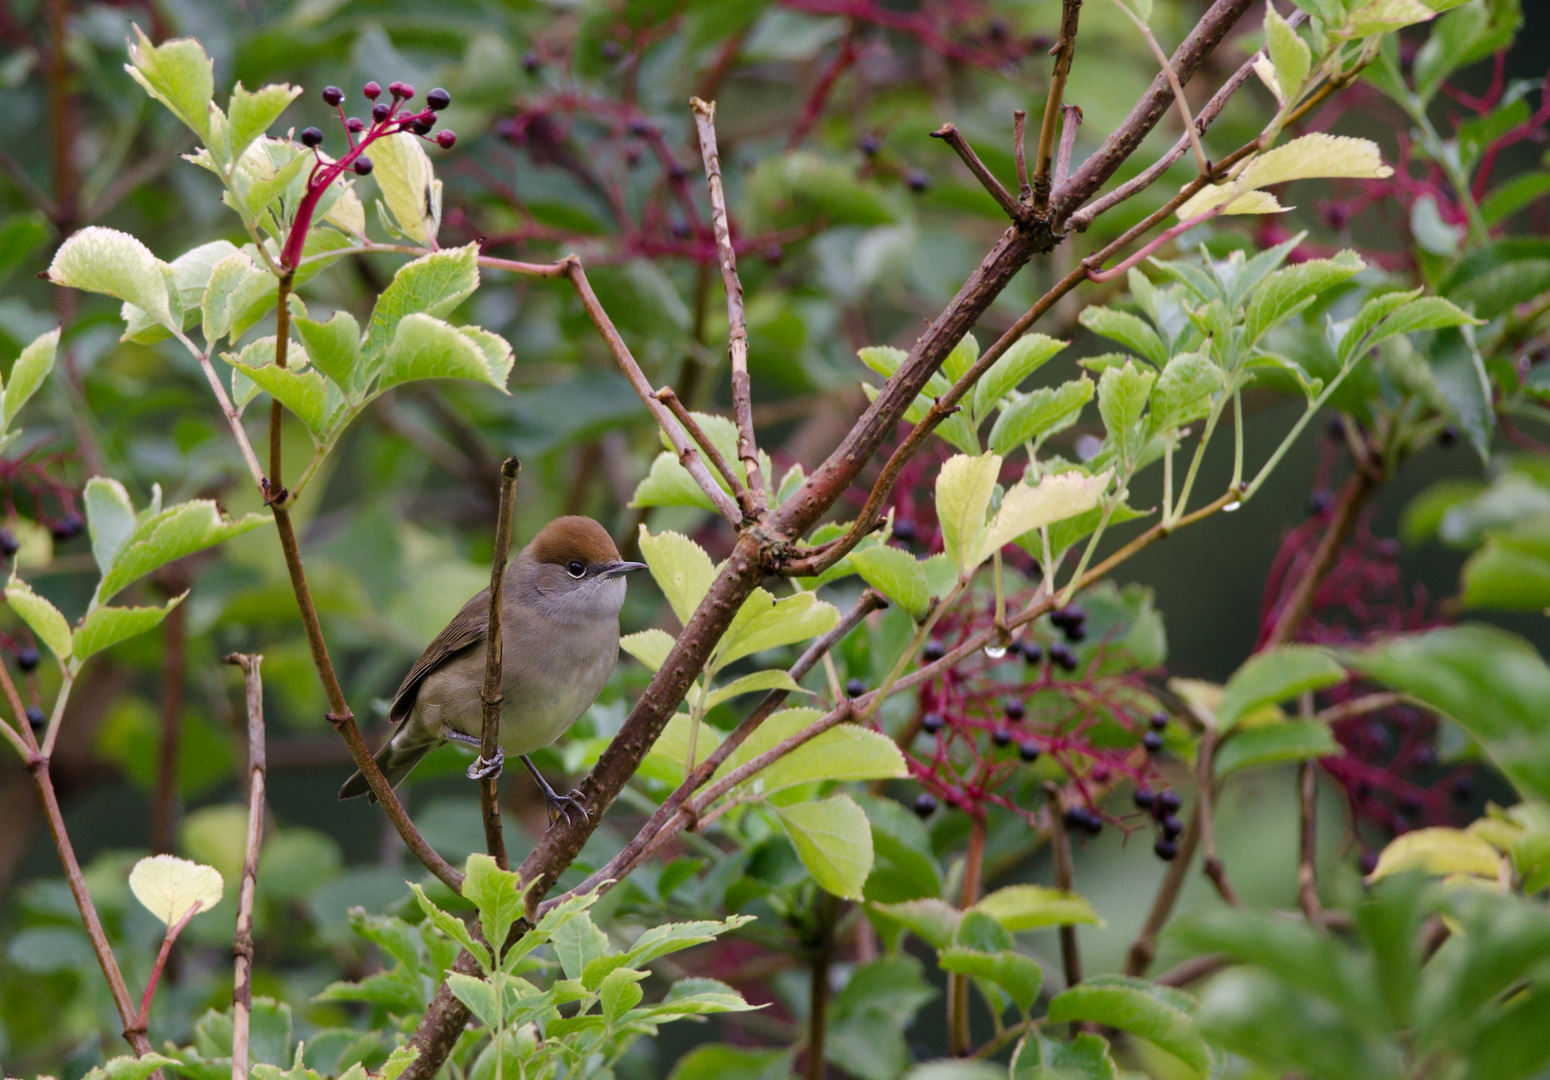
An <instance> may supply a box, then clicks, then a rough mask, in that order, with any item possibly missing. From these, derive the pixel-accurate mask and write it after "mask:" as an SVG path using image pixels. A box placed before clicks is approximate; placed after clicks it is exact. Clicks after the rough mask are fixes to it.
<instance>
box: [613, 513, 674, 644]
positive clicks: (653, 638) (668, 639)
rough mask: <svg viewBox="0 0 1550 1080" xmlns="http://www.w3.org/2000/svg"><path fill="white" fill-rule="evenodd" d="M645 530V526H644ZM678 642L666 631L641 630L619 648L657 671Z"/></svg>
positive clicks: (624, 640)
mask: <svg viewBox="0 0 1550 1080" xmlns="http://www.w3.org/2000/svg"><path fill="white" fill-rule="evenodd" d="M642 528H644V526H642ZM675 644H676V642H675V641H674V640H673V635H672V634H669V633H668V632H667V631H666V630H657V629H651V630H641V631H638V632H637V633H634V634H626V635H624V637H622V638H620V639H619V648H621V649H623V650H624V651H625V652H627V653H629V654H630V655H631V656H633V657H635V659H637V660H639V661H640V662H641V663H643V664H645V665H646V666H647V667H648V668H650V669H651V670H652V671H656V670H658V669H659V668H661V666H662V665H663V663H665V662H666V660H667V654H668V653H670V652H672V651H673V646H674V645H675Z"/></svg>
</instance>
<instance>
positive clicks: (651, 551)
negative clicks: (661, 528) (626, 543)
mask: <svg viewBox="0 0 1550 1080" xmlns="http://www.w3.org/2000/svg"><path fill="white" fill-rule="evenodd" d="M640 553H641V558H643V559H645V560H646V565H647V567H648V568H650V570H651V576H652V578H654V579H655V580H656V583H657V588H659V589H661V590H662V595H663V596H665V597H666V598H667V602H668V604H669V606H671V607H672V609H673V614H675V615H677V616H678V621H679V622H680V623H682V624H684V625H685V626H687V625H688V623H689V616H691V615H693V614H694V609H695V608H697V607H699V606H700V601H701V600H704V599H705V594H706V593H707V592H709V591H710V585H711V582H712V581H714V580H715V579H716V568H715V567H714V566H713V565H711V561H710V556H709V555H707V554H706V553H705V549H704V548H702V547H700V545H698V544H696V543H695V542H694V541H693V540H690V539H689V538H688V537H687V536H685V535H683V534H682V533H676V532H671V531H668V532H660V533H657V534H656V535H655V536H653V535H652V534H651V531H650V530H648V529H647V528H646V526H644V525H642V526H641V527H640Z"/></svg>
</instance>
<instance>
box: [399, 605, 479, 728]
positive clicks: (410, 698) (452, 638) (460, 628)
mask: <svg viewBox="0 0 1550 1080" xmlns="http://www.w3.org/2000/svg"><path fill="white" fill-rule="evenodd" d="M489 621H490V590H489V589H482V590H480V592H479V594H478V595H477V596H475V597H474V598H473V599H472V600H470V601H469V602H468V603H466V604H464V605H463V610H461V611H459V612H458V613H457V614H456V615H454V616H453V617H452V621H451V622H449V623H448V624H447V626H446V629H444V630H443V631H442V632H441V633H439V634H437V635H436V639H435V640H434V641H432V642H431V643H430V644H429V645H427V646H426V647H425V651H424V652H422V653H421V654H420V658H419V659H418V660H416V661H415V662H414V666H413V667H412V668H410V669H409V674H407V675H405V676H404V681H403V682H402V683H400V684H399V687H398V693H397V694H395V695H394V696H393V707H392V709H390V710H389V711H388V719H389V720H390V721H392V722H393V723H395V724H397V723H399V722H401V721H403V720H404V719H405V718H406V717H408V715H409V713H410V712H411V711H412V710H413V709H414V699H415V695H416V694H418V693H419V691H420V684H421V683H423V682H424V681H425V677H426V676H427V675H429V674H430V673H431V672H433V671H435V670H436V669H437V668H438V667H440V666H441V665H442V664H444V663H446V662H447V661H448V660H450V659H452V658H453V657H454V656H456V655H458V654H459V653H461V652H463V651H465V650H466V649H469V648H472V647H473V646H475V645H478V644H480V643H481V642H483V641H484V632H485V630H486V629H488V627H489Z"/></svg>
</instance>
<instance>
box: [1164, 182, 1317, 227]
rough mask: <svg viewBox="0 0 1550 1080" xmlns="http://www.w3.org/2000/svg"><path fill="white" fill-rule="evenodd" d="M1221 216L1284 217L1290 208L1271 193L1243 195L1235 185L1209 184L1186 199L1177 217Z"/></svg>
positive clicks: (1245, 193) (1246, 192) (1183, 219)
mask: <svg viewBox="0 0 1550 1080" xmlns="http://www.w3.org/2000/svg"><path fill="white" fill-rule="evenodd" d="M1218 207H1220V208H1221V209H1220V210H1218V213H1222V214H1284V213H1285V212H1286V211H1287V210H1289V209H1291V207H1287V206H1282V205H1281V201H1280V200H1279V199H1277V198H1276V197H1275V196H1274V195H1272V194H1270V193H1269V192H1268V191H1253V190H1249V191H1244V190H1243V189H1241V188H1239V187H1238V185H1236V184H1207V185H1206V186H1205V187H1203V188H1201V189H1200V190H1199V191H1197V192H1196V193H1195V194H1193V195H1191V196H1190V197H1189V198H1188V199H1186V200H1185V201H1184V202H1183V203H1182V204H1181V205H1180V206H1179V208H1178V210H1176V211H1174V213H1175V214H1176V215H1177V216H1178V219H1179V220H1180V221H1189V220H1190V219H1191V218H1197V217H1200V216H1201V215H1202V214H1205V213H1208V212H1209V211H1212V210H1217V208H1218Z"/></svg>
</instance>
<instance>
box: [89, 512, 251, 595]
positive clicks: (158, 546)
mask: <svg viewBox="0 0 1550 1080" xmlns="http://www.w3.org/2000/svg"><path fill="white" fill-rule="evenodd" d="M266 520H268V518H267V515H263V514H248V515H246V516H244V517H241V518H236V519H233V518H231V517H228V516H227V515H225V514H223V513H221V510H220V508H219V507H218V506H216V504H215V503H214V502H211V501H210V500H208V499H194V500H192V501H190V502H186V503H179V504H178V505H177V506H172V507H169V508H167V509H166V510H163V511H161V512H160V513H157V514H153V515H151V516H149V517H144V518H142V519H141V520H140V522H139V523H138V524H137V525H136V526H135V530H134V532H133V533H132V534H131V535H130V537H129V539H128V541H126V542H125V543H124V545H123V546H122V547H121V548H120V550H119V552H118V557H117V558H115V559H114V560H113V569H112V570H110V571H109V572H107V573H106V574H104V575H103V576H102V581H101V582H100V583H98V585H97V594H96V599H97V602H98V603H103V604H105V603H107V602H108V601H109V600H111V599H112V598H113V597H114V596H115V595H116V594H117V593H118V592H119V591H121V590H122V589H123V588H124V587H125V586H127V585H129V584H130V583H131V582H133V581H135V580H136V579H137V578H140V577H143V576H144V575H146V574H149V573H150V572H151V571H152V570H155V569H156V568H157V567H158V566H163V565H165V564H167V563H169V562H172V561H173V560H174V559H181V558H182V557H183V556H185V555H192V554H193V553H194V552H196V551H202V550H203V549H205V548H207V547H212V546H214V545H215V544H219V543H221V542H222V541H225V540H229V539H231V538H232V537H234V536H240V535H241V534H242V533H245V532H247V531H249V530H250V529H256V528H258V526H260V525H262V524H263V523H264V522H265V521H266Z"/></svg>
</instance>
